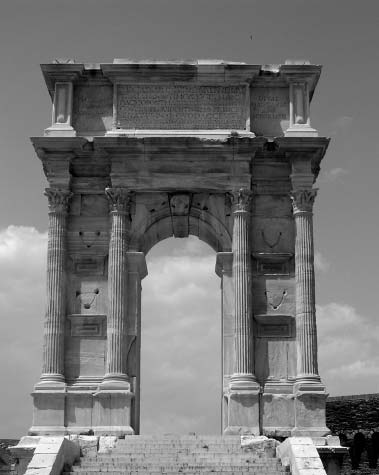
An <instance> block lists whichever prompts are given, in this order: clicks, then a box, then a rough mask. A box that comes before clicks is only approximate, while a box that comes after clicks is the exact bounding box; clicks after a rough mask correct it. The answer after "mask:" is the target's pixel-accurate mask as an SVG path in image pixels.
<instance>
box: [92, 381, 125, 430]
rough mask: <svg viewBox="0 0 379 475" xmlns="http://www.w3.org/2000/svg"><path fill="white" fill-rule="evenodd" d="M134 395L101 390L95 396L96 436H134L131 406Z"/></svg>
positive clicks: (94, 420)
mask: <svg viewBox="0 0 379 475" xmlns="http://www.w3.org/2000/svg"><path fill="white" fill-rule="evenodd" d="M133 397H134V394H133V393H132V392H131V391H123V390H100V391H98V392H97V393H95V394H94V410H93V431H94V434H95V435H115V436H122V435H133V434H134V430H133V428H132V427H131V425H130V424H131V405H132V399H133Z"/></svg>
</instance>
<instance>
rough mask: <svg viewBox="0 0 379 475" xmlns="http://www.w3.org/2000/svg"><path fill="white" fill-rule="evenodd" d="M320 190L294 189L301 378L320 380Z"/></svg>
mask: <svg viewBox="0 0 379 475" xmlns="http://www.w3.org/2000/svg"><path fill="white" fill-rule="evenodd" d="M316 193H317V190H313V189H311V190H297V191H294V192H292V196H291V198H292V202H293V210H294V216H295V226H296V241H295V262H296V270H295V273H296V335H297V378H298V379H305V380H316V381H319V380H320V377H319V375H318V364H317V327H316V305H315V275H314V245H313V219H312V207H313V202H314V199H315V197H316Z"/></svg>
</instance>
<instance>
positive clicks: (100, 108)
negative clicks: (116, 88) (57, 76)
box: [73, 86, 113, 134]
mask: <svg viewBox="0 0 379 475" xmlns="http://www.w3.org/2000/svg"><path fill="white" fill-rule="evenodd" d="M112 122H113V88H112V86H93V87H91V86H77V87H75V89H74V103H73V126H74V129H75V130H76V131H77V132H78V133H81V132H97V133H99V134H103V133H105V132H106V131H107V130H111V128H112Z"/></svg>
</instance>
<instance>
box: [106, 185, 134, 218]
mask: <svg viewBox="0 0 379 475" xmlns="http://www.w3.org/2000/svg"><path fill="white" fill-rule="evenodd" d="M105 194H106V196H107V198H108V200H109V205H110V212H111V213H112V212H116V213H125V214H126V213H128V212H129V209H130V200H131V195H132V193H131V192H130V191H129V190H127V189H126V188H105Z"/></svg>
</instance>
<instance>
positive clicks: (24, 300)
mask: <svg viewBox="0 0 379 475" xmlns="http://www.w3.org/2000/svg"><path fill="white" fill-rule="evenodd" d="M46 245H47V233H40V232H38V231H37V230H36V229H34V228H32V227H23V226H9V227H8V228H6V229H3V230H1V231H0V268H1V274H0V308H1V332H0V360H1V361H2V365H1V372H0V377H1V381H2V388H1V405H0V420H1V431H2V432H1V434H0V436H1V437H15V436H20V435H23V434H25V433H26V431H27V429H28V428H29V427H30V426H31V422H32V401H31V397H30V392H31V390H32V389H33V385H34V384H35V383H36V382H37V380H38V377H39V375H40V372H41V357H42V331H43V330H42V325H43V315H44V297H45V272H46Z"/></svg>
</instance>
